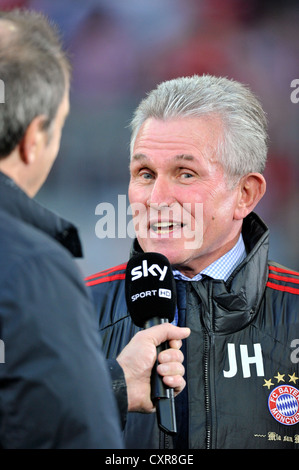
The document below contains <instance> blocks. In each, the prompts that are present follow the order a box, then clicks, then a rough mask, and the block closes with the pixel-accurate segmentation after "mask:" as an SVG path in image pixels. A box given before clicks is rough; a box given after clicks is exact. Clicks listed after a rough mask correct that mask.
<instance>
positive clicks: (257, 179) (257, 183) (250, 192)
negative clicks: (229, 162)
mask: <svg viewBox="0 0 299 470" xmlns="http://www.w3.org/2000/svg"><path fill="white" fill-rule="evenodd" d="M238 189H239V194H238V201H237V205H236V208H235V213H234V218H235V219H236V220H241V219H244V218H245V217H246V216H247V215H248V214H249V213H250V212H252V211H253V209H254V208H255V206H256V205H257V203H258V202H259V201H260V200H261V199H262V197H263V196H264V194H265V192H266V180H265V178H264V177H263V175H262V174H261V173H249V174H248V175H245V176H243V178H241V180H240V182H239V185H238Z"/></svg>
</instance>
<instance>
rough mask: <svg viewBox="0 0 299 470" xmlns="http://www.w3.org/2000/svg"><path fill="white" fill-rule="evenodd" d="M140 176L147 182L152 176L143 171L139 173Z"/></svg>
mask: <svg viewBox="0 0 299 470" xmlns="http://www.w3.org/2000/svg"><path fill="white" fill-rule="evenodd" d="M140 176H141V177H142V178H143V179H145V180H149V179H152V177H153V175H152V174H151V173H149V172H147V171H143V172H141V173H140Z"/></svg>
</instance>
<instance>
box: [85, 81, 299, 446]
mask: <svg viewBox="0 0 299 470" xmlns="http://www.w3.org/2000/svg"><path fill="white" fill-rule="evenodd" d="M131 130H132V134H131V161H130V174H131V178H130V183H129V199H130V203H131V207H132V214H133V221H134V225H135V232H136V239H135V240H134V244H133V247H132V252H131V255H136V253H139V254H140V253H148V252H151V253H152V252H157V253H161V254H162V255H164V256H166V257H167V258H168V260H169V262H170V264H171V265H172V268H173V273H174V277H175V279H176V288H177V313H176V317H175V324H178V325H186V326H188V327H189V328H190V329H191V334H190V336H189V337H188V338H187V339H186V341H185V344H184V345H183V351H185V353H184V356H185V362H184V365H185V369H186V382H187V385H186V387H185V389H184V390H183V392H182V393H181V394H180V395H179V396H178V397H177V399H176V408H177V409H176V411H177V427H178V433H177V435H175V436H171V435H169V434H167V433H166V434H165V433H164V435H163V432H162V431H160V430H159V429H158V427H157V425H156V423H155V421H154V420H153V417H152V416H145V415H143V416H141V415H137V414H131V415H130V416H128V420H127V423H126V427H125V431H124V434H125V442H126V445H127V447H132V448H143V447H149V448H159V446H161V443H162V446H164V447H168V448H169V447H174V448H176V449H205V448H212V449H213V448H215V449H236V448H240V449H245V448H277V449H281V448H298V446H299V359H298V352H299V348H298V346H299V315H298V312H299V288H298V283H299V273H298V272H295V271H294V270H292V269H288V268H286V267H284V266H280V265H279V264H278V263H276V262H273V261H270V260H269V258H268V243H269V230H268V228H267V226H266V225H265V223H264V222H263V221H262V220H261V219H260V218H259V217H258V215H257V214H256V213H255V212H253V210H254V209H255V207H256V205H257V204H258V202H259V201H260V200H261V198H262V197H263V195H264V194H265V190H266V181H265V178H264V176H263V172H264V168H265V164H266V158H267V150H268V147H267V146H268V135H267V119H266V115H265V112H264V111H263V109H262V106H261V103H260V102H259V100H258V99H257V97H256V96H255V95H254V94H253V93H252V92H251V91H250V89H249V88H248V87H247V86H245V85H243V84H241V83H239V82H237V81H235V80H230V79H227V78H223V77H215V76H211V75H203V76H197V75H194V76H192V77H180V78H175V79H173V80H169V81H166V82H162V83H161V84H159V85H158V86H157V88H155V89H154V90H152V91H151V92H150V93H149V94H148V95H147V96H146V97H145V98H144V99H143V100H142V101H141V103H140V104H139V106H138V107H137V109H136V111H135V114H134V116H133V119H132V122H131ZM107 281H109V282H107ZM124 284H125V273H124V265H119V266H117V267H116V268H114V269H113V268H111V269H110V271H109V274H108V275H106V276H104V275H103V273H98V274H96V275H92V276H89V277H88V278H87V279H86V285H87V286H89V288H90V290H91V292H92V294H93V296H94V299H95V303H96V308H97V312H98V319H99V328H100V330H101V332H102V338H103V349H104V352H105V354H106V357H108V358H113V357H114V356H115V355H117V354H118V350H119V349H121V348H123V347H124V345H125V344H127V343H128V342H129V341H130V338H131V335H133V334H135V332H136V331H137V330H138V328H137V327H135V326H134V325H133V324H132V320H131V318H130V316H129V314H128V313H127V308H126V299H125V293H124V292H125V290H124ZM141 430H142V432H141Z"/></svg>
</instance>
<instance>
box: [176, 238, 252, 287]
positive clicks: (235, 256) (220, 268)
mask: <svg viewBox="0 0 299 470" xmlns="http://www.w3.org/2000/svg"><path fill="white" fill-rule="evenodd" d="M245 257H246V249H245V244H244V240H243V237H242V234H240V237H239V239H238V241H237V243H236V244H235V246H234V247H233V248H232V249H231V250H229V251H228V252H227V253H225V254H224V255H223V256H221V258H219V259H217V260H216V261H214V262H213V263H212V264H210V265H209V266H207V267H206V268H205V269H203V270H202V271H201V272H200V273H198V274H196V275H195V276H194V277H192V278H190V277H187V276H185V275H184V274H182V273H181V272H180V271H178V270H173V275H174V278H175V279H181V280H184V281H200V280H201V279H202V277H203V275H206V276H210V277H211V278H213V279H221V280H223V281H227V279H228V278H229V276H230V275H231V273H232V272H233V271H234V270H235V268H236V267H237V266H238V265H239V264H240V263H241V262H242V261H243V260H244V258H245Z"/></svg>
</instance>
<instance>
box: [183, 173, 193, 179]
mask: <svg viewBox="0 0 299 470" xmlns="http://www.w3.org/2000/svg"><path fill="white" fill-rule="evenodd" d="M181 177H182V178H184V179H187V178H192V177H193V174H192V173H181Z"/></svg>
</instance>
